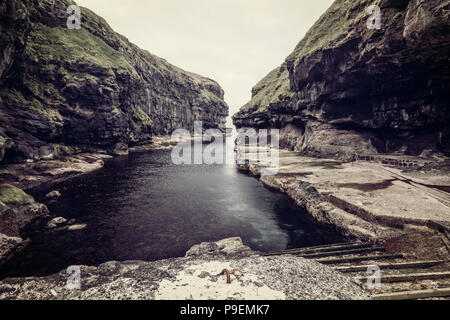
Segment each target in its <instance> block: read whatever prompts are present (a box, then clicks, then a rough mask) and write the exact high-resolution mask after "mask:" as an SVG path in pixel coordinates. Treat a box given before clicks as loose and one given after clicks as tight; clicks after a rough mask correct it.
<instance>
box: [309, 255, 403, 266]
mask: <svg viewBox="0 0 450 320" xmlns="http://www.w3.org/2000/svg"><path fill="white" fill-rule="evenodd" d="M403 257H404V256H403V254H401V253H397V254H381V255H368V256H359V257H347V258H335V259H317V260H316V261H317V262H319V263H322V264H340V263H347V262H359V261H367V260H381V259H402V258H403Z"/></svg>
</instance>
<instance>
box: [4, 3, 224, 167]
mask: <svg viewBox="0 0 450 320" xmlns="http://www.w3.org/2000/svg"><path fill="white" fill-rule="evenodd" d="M73 3H74V2H73V1H69V0H64V1H52V0H45V1H38V0H6V1H2V3H1V4H0V30H1V32H0V161H2V162H3V163H5V162H6V163H11V162H17V161H24V160H39V159H52V158H56V157H58V156H60V155H67V154H69V155H70V154H74V153H80V152H95V151H97V152H105V151H106V152H107V153H110V154H123V153H126V152H127V150H128V148H129V147H130V146H134V145H140V144H142V143H146V142H148V141H149V140H150V139H151V136H152V135H160V134H161V135H162V134H171V133H172V131H173V130H174V129H177V128H185V129H192V127H193V121H194V120H199V121H203V122H204V123H203V127H204V128H217V127H222V126H224V125H225V117H226V116H227V115H228V106H227V105H226V103H225V102H224V100H223V95H224V93H223V90H222V89H221V88H220V86H219V85H218V84H217V83H216V82H214V81H213V80H211V79H208V78H204V77H202V76H199V75H196V74H193V73H189V72H186V71H183V70H181V69H179V68H177V67H175V66H173V65H171V64H169V63H168V62H167V61H165V60H164V59H161V58H159V57H156V56H154V55H152V54H151V53H149V52H147V51H144V50H141V49H139V48H138V47H137V46H135V45H134V44H132V43H130V42H129V41H128V40H127V39H126V38H125V37H123V36H121V35H119V34H117V33H115V32H114V31H113V30H112V29H111V28H110V26H109V25H108V24H107V23H106V21H105V20H103V19H102V18H101V17H99V16H97V15H95V14H94V13H93V12H92V11H90V10H89V9H87V8H81V17H82V22H81V23H82V24H81V29H80V30H71V29H68V28H67V27H66V22H67V18H68V16H69V15H68V14H67V13H66V9H67V7H68V6H69V4H73Z"/></svg>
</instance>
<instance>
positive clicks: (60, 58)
mask: <svg viewBox="0 0 450 320" xmlns="http://www.w3.org/2000/svg"><path fill="white" fill-rule="evenodd" d="M26 53H27V55H28V56H29V57H30V58H31V59H32V60H34V61H36V62H39V63H41V64H43V65H50V66H51V65H53V64H55V62H56V64H58V65H66V64H79V65H84V66H88V67H89V66H90V67H93V68H94V69H93V70H90V71H92V72H96V71H97V72H102V71H103V72H104V71H105V70H107V69H116V70H121V71H122V72H123V71H126V72H127V73H129V74H130V75H133V76H135V77H137V74H136V72H135V70H134V68H133V67H132V66H131V65H130V63H129V62H128V61H127V59H126V58H125V56H124V55H123V54H122V53H120V52H118V51H116V50H114V49H113V48H111V47H110V46H109V45H108V44H106V43H105V42H104V41H103V40H101V39H100V38H98V37H96V36H94V35H92V34H91V33H89V31H88V30H86V29H85V28H81V29H79V30H75V29H74V30H72V29H68V28H65V27H54V28H51V27H48V26H45V25H43V24H40V23H37V24H34V25H33V31H32V32H31V34H30V36H29V38H28V45H27V49H26ZM95 68H96V69H97V70H95ZM86 73H87V72H86Z"/></svg>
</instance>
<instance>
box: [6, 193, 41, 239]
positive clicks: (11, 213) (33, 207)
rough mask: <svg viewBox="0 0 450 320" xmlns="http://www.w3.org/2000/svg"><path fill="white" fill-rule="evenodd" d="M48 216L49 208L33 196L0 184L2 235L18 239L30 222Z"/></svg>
mask: <svg viewBox="0 0 450 320" xmlns="http://www.w3.org/2000/svg"><path fill="white" fill-rule="evenodd" d="M47 214H48V209H47V207H46V206H45V205H43V204H41V203H38V202H36V201H35V200H34V198H33V197H32V196H30V195H28V194H26V193H25V192H23V191H22V190H21V189H19V188H16V187H14V186H11V185H8V184H0V233H3V234H5V235H7V236H11V237H18V236H20V231H21V230H22V228H24V227H25V226H26V225H27V224H28V223H29V222H31V221H32V220H34V219H36V218H39V217H42V216H44V215H47Z"/></svg>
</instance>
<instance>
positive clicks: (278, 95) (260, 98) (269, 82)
mask: <svg viewBox="0 0 450 320" xmlns="http://www.w3.org/2000/svg"><path fill="white" fill-rule="evenodd" d="M253 91H254V92H256V94H255V96H254V97H253V98H252V99H251V100H250V102H249V103H247V104H246V105H245V106H243V107H242V109H241V111H242V112H266V111H267V110H268V108H269V107H270V105H271V104H273V103H277V102H281V101H289V100H290V99H291V97H292V95H293V94H294V93H293V92H292V91H291V88H290V82H289V72H288V70H287V69H286V67H285V66H284V65H283V66H281V67H279V68H276V69H275V70H273V71H271V72H270V73H269V74H268V75H267V76H266V77H265V78H264V79H262V80H261V81H260V82H258V84H256V86H255V87H254V88H253Z"/></svg>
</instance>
